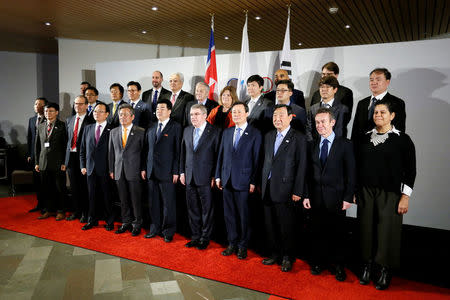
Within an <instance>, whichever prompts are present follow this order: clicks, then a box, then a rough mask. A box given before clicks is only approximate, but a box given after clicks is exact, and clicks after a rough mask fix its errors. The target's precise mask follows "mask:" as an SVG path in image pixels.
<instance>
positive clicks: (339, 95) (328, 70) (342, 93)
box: [310, 61, 353, 115]
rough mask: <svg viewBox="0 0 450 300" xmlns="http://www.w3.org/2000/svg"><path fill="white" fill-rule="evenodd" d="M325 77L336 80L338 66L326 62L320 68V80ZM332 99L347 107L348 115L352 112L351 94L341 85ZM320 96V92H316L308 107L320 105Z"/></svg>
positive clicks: (349, 90) (350, 91)
mask: <svg viewBox="0 0 450 300" xmlns="http://www.w3.org/2000/svg"><path fill="white" fill-rule="evenodd" d="M325 76H333V77H336V79H338V77H339V66H338V65H337V64H336V63H335V62H332V61H330V62H327V63H326V64H324V65H323V66H322V78H323V77H325ZM334 98H335V99H336V100H337V101H339V102H340V103H342V104H344V105H345V106H347V108H348V111H349V113H350V115H351V114H352V110H353V92H352V90H351V89H349V88H348V87H345V86H343V85H339V86H338V90H337V92H336V95H334ZM320 99H321V95H320V91H319V90H317V91H316V92H315V93H314V94H313V96H312V98H311V104H310V106H312V105H314V104H316V103H320Z"/></svg>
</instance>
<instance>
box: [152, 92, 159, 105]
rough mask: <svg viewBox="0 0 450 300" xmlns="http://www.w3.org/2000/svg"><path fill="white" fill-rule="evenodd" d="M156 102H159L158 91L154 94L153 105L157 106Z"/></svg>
mask: <svg viewBox="0 0 450 300" xmlns="http://www.w3.org/2000/svg"><path fill="white" fill-rule="evenodd" d="M156 101H158V90H156V91H155V93H154V94H153V104H155V105H156Z"/></svg>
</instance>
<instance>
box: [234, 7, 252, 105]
mask: <svg viewBox="0 0 450 300" xmlns="http://www.w3.org/2000/svg"><path fill="white" fill-rule="evenodd" d="M249 58H250V51H249V46H248V33H247V14H245V25H244V29H243V30H242V45H241V62H240V64H239V77H238V82H237V95H238V98H239V99H240V100H241V101H243V100H244V99H245V96H246V95H247V84H246V82H247V78H248V77H250V59H249Z"/></svg>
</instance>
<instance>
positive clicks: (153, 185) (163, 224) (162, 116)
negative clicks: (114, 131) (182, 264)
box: [141, 98, 182, 242]
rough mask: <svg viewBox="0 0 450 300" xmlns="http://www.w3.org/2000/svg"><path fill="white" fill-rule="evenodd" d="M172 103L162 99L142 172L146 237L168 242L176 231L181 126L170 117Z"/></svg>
mask: <svg viewBox="0 0 450 300" xmlns="http://www.w3.org/2000/svg"><path fill="white" fill-rule="evenodd" d="M171 112H172V103H171V102H170V101H169V100H168V99H164V98H163V99H161V100H159V101H158V104H157V106H156V118H157V120H158V122H156V123H154V124H153V125H152V127H150V129H149V130H148V131H147V133H146V135H145V151H146V168H145V170H144V171H142V172H141V175H142V179H143V180H145V181H147V186H148V204H149V209H150V217H151V221H150V231H149V233H147V234H146V235H145V238H152V237H155V236H156V235H158V234H163V235H164V240H165V241H166V242H170V241H171V240H172V238H173V235H174V234H175V230H176V224H177V223H176V221H177V220H176V189H175V184H176V183H177V181H178V176H179V174H180V172H179V165H180V144H181V134H182V128H181V125H180V124H178V123H177V122H175V121H174V120H172V119H171V118H170V113H171Z"/></svg>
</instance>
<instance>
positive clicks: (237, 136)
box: [233, 127, 242, 150]
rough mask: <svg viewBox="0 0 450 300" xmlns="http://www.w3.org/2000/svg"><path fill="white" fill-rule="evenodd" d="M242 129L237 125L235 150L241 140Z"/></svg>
mask: <svg viewBox="0 0 450 300" xmlns="http://www.w3.org/2000/svg"><path fill="white" fill-rule="evenodd" d="M241 130H242V128H239V127H236V131H235V133H234V144H233V148H234V150H236V149H237V146H238V144H239V140H240V139H241Z"/></svg>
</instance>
